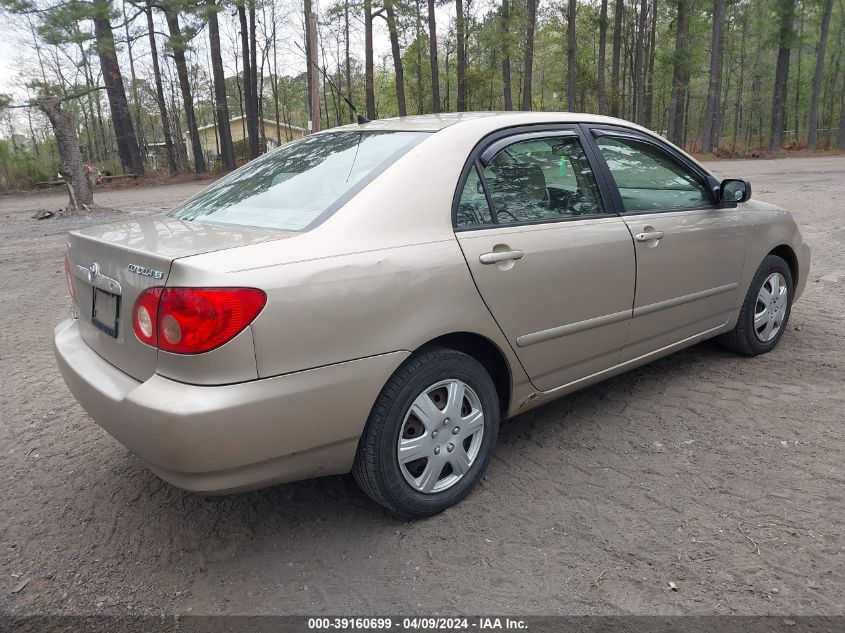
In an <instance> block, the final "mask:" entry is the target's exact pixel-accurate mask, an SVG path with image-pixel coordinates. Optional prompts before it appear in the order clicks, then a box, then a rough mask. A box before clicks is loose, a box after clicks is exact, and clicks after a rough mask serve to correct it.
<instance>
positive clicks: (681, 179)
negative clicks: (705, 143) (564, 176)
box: [592, 128, 745, 362]
mask: <svg viewBox="0 0 845 633" xmlns="http://www.w3.org/2000/svg"><path fill="white" fill-rule="evenodd" d="M592 137H593V142H594V143H595V148H596V150H597V153H598V154H599V155H600V156H601V157H602V159H603V166H602V168H603V169H605V170H606V174H607V176H608V179H609V180H611V179H612V182H614V183H615V185H616V187H615V191H613V194H614V202H613V205H614V207H613V208H614V210H615V211H616V212H618V213H619V214H620V216H621V217H622V219H623V220H624V221H625V223H626V224H627V225H628V227H629V229H630V231H631V234H632V235H633V237H634V244H635V250H636V258H637V289H636V297H635V299H634V314H633V319H632V320H631V326H630V329H629V332H628V338H627V341H626V343H625V348H624V349H623V351H622V357H621V360H622V361H623V362H624V361H626V360H630V359H633V358H637V357H638V356H642V355H643V354H647V353H649V352H652V351H655V350H658V349H660V348H662V347H665V346H667V345H671V344H673V343H677V342H679V341H682V340H684V339H686V338H689V337H692V336H695V335H697V334H700V333H702V332H707V331H710V330H713V329H715V328H718V327H720V326H722V325H724V324H725V323H726V322H727V321H728V319H729V318H730V315H731V311H732V310H733V309H734V307H735V306H736V304H737V293H738V291H739V282H740V280H741V277H742V269H743V264H744V260H745V234H744V231H743V227H742V221H741V217H740V213H741V212H740V211H739V210H738V209H737V208H736V207H734V208H720V207H719V205H718V204H717V203H716V200H715V195H714V192H713V184H714V183H713V182H710V180H712V178H708V176H707V174H706V173H704V172H703V170H701V169H700V168H699V167H698V166H697V165H696V164H695V163H693V162H692V161H690V160H689V159H688V158H687V157H685V156H684V155H683V154H682V153H681V152H678V151H676V150H674V149H673V148H671V147H670V146H669V145H667V144H665V143H662V142H661V141H659V140H658V139H656V138H653V137H651V136H649V135H646V134H641V133H637V132H634V131H628V130H620V129H607V128H592Z"/></svg>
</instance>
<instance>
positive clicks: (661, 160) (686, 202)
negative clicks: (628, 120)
mask: <svg viewBox="0 0 845 633" xmlns="http://www.w3.org/2000/svg"><path fill="white" fill-rule="evenodd" d="M596 143H597V144H598V146H599V150H600V151H601V154H602V156H604V159H605V161H606V162H607V167H608V169H610V173H611V174H612V175H613V180H614V181H615V182H616V186H617V187H618V188H619V194H620V195H621V196H622V203H623V204H624V205H625V211H628V212H631V211H657V210H665V209H699V208H701V207H703V206H707V205H709V204H710V196H709V194H708V192H707V186H706V185H705V183H703V182H702V181H701V179H700V178H699V177H698V176H697V175H695V174H694V173H692V172H690V171H688V170H687V169H685V168H684V167H682V166H681V165H679V164H678V163H676V162H675V161H674V160H672V159H671V158H670V157H669V156H667V155H666V154H664V153H663V152H662V151H661V150H660V149H659V148H657V147H655V146H654V145H652V144H651V143H645V142H643V141H638V140H636V139H630V138H613V137H610V136H600V137H598V138H597V139H596Z"/></svg>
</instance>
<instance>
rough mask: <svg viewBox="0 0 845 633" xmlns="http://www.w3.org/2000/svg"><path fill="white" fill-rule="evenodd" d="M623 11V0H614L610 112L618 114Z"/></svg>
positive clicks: (614, 114)
mask: <svg viewBox="0 0 845 633" xmlns="http://www.w3.org/2000/svg"><path fill="white" fill-rule="evenodd" d="M624 13H625V0H616V3H615V5H614V7H613V52H612V53H611V57H612V59H611V62H610V90H611V97H610V114H611V116H619V106H620V103H619V101H620V96H621V91H622V87H621V85H620V81H619V63H620V61H621V57H622V16H623V14H624Z"/></svg>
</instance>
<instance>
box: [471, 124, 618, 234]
mask: <svg viewBox="0 0 845 633" xmlns="http://www.w3.org/2000/svg"><path fill="white" fill-rule="evenodd" d="M483 177H484V180H485V181H486V184H487V189H488V191H489V193H490V201H491V202H492V206H493V209H492V212H493V213H494V214H495V221H496V222H497V223H498V224H515V223H522V222H538V221H543V220H549V221H552V220H559V219H562V218H566V217H571V216H579V215H592V214H596V213H603V211H604V208H603V207H602V202H601V196H600V194H599V190H598V185H597V184H596V179H595V177H594V176H593V171H592V169H591V168H590V163H589V161H588V160H587V156H586V154H585V153H584V149H583V148H582V147H581V143H580V142H579V141H578V139H577V138H575V137H574V136H573V137H567V136H551V137H548V138H532V139H527V140H524V141H517V142H516V143H513V144H512V145H508V146H507V147H505V148H503V149H502V150H501V151H499V152H498V153H497V154H496V155H495V156H493V158H492V159H491V160H490V161H489V162H488V163H487V166H486V167H485V168H484V170H483ZM483 195H484V190H483V188H482V186H481V183H480V182H479V181H478V176H477V175H476V174H475V169H473V171H472V172H470V176H469V177H468V178H467V182H466V185H465V186H464V190H463V192H462V195H461V199H460V203H459V207H458V226H466V225H468V224H475V222H467V223H464V224H462V218H465V217H467V215H468V214H467V213H466V212H464V213H462V207H463V205H464V203H465V200H468V199H469V198H471V197H473V196H483ZM476 206H478V205H476ZM482 207H483V208H489V207H487V205H486V204H483V205H482Z"/></svg>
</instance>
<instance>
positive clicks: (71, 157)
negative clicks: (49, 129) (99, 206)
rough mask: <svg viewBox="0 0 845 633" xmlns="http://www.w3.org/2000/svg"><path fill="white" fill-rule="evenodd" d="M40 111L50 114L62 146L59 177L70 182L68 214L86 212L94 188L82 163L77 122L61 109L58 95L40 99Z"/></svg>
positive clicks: (44, 95)
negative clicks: (81, 210)
mask: <svg viewBox="0 0 845 633" xmlns="http://www.w3.org/2000/svg"><path fill="white" fill-rule="evenodd" d="M38 108H39V109H40V110H41V111H42V112H43V113H44V114H46V115H47V118H48V119H49V120H50V125H52V126H53V132H54V133H55V135H56V142H57V144H58V146H59V159H60V160H59V174H60V175H61V177H62V178H63V179H64V181H65V182H66V183H67V186H68V195H69V197H70V202H69V204H68V211H78V210H80V209H85V208H87V207H88V206H89V205H91V204H93V203H94V189H93V187H92V183H91V179H90V178H88V176H87V174H86V173H85V164H84V163H83V162H82V150H81V149H80V147H79V137H77V135H76V121H75V120H74V117H73V115H72V114H71V113H70V112H68V111H66V110H63V109H62V101H61V98H60V97H57V96H55V95H47V94H42V95H41V96H40V97H39V98H38Z"/></svg>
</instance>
